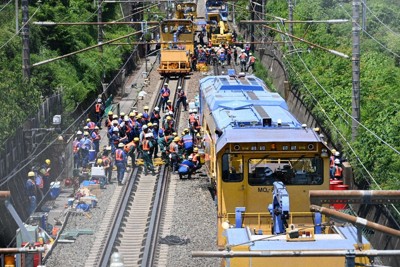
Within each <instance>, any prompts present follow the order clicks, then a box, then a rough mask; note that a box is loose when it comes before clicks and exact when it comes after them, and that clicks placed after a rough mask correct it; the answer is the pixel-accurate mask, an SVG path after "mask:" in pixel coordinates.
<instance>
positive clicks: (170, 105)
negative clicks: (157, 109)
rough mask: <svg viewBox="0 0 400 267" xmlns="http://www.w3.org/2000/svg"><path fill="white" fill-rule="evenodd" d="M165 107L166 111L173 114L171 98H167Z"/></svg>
mask: <svg viewBox="0 0 400 267" xmlns="http://www.w3.org/2000/svg"><path fill="white" fill-rule="evenodd" d="M165 109H166V111H167V112H168V113H170V112H172V114H173V112H174V106H173V105H172V100H171V99H169V100H168V101H167V105H166V106H165Z"/></svg>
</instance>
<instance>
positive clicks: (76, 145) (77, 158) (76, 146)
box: [72, 131, 83, 169]
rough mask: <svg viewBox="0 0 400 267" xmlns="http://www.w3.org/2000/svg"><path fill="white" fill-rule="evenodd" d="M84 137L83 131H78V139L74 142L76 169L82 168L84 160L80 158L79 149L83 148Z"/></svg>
mask: <svg viewBox="0 0 400 267" xmlns="http://www.w3.org/2000/svg"><path fill="white" fill-rule="evenodd" d="M82 137H83V133H82V131H77V132H76V137H75V139H74V141H73V142H72V153H73V154H74V168H75V169H77V168H80V167H81V166H82V160H81V157H80V153H79V149H80V147H81V143H80V141H81V139H82Z"/></svg>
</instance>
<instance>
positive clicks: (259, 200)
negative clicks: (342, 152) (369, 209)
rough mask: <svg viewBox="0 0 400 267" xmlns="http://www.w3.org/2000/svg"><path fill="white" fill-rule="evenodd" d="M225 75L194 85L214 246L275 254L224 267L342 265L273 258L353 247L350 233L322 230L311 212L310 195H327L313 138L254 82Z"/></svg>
mask: <svg viewBox="0 0 400 267" xmlns="http://www.w3.org/2000/svg"><path fill="white" fill-rule="evenodd" d="M228 73H231V75H222V76H208V77H205V78H203V79H202V80H201V81H200V108H199V110H200V114H202V117H201V123H202V126H203V131H204V146H205V150H206V153H207V154H209V158H210V161H209V162H208V163H207V170H208V174H209V177H210V178H211V181H212V183H213V184H214V186H215V189H216V202H217V205H218V219H217V223H218V240H217V242H218V246H219V247H220V248H221V249H222V248H224V247H226V246H228V247H230V248H231V250H232V251H234V250H238V251H241V252H243V251H248V252H254V251H256V252H259V251H261V252H262V251H264V252H266V251H268V252H269V253H270V252H271V251H276V252H278V253H277V256H276V257H268V258H261V257H260V258H258V257H257V258H251V257H247V258H246V257H241V258H232V259H230V260H227V261H226V262H225V265H226V266H313V265H314V266H344V264H345V261H346V259H345V257H344V256H342V257H331V256H326V257H303V258H301V259H300V258H296V257H291V258H290V257H288V258H283V257H282V256H278V254H279V253H281V252H282V251H293V250H296V251H308V252H310V251H316V250H319V249H321V250H327V251H331V252H333V251H337V250H341V251H346V250H348V249H351V247H353V246H354V244H357V240H356V236H354V233H355V232H356V230H355V228H354V227H353V226H343V227H330V226H322V225H324V223H325V218H324V217H322V216H321V214H319V213H314V212H310V200H309V191H310V190H329V151H328V149H327V148H326V146H325V144H324V142H323V141H322V140H321V139H320V137H319V134H318V133H316V132H315V131H314V130H313V129H310V128H308V127H307V126H306V125H303V124H301V123H300V122H299V121H298V120H297V119H296V118H295V117H294V116H293V114H292V113H291V112H290V111H289V109H288V106H287V104H286V102H285V100H284V99H283V98H282V97H281V96H280V95H279V94H278V93H274V92H271V90H269V88H268V87H267V86H266V85H265V83H264V82H263V81H262V80H261V79H259V78H257V77H255V76H245V75H240V76H237V75H235V74H234V73H232V71H228ZM290 232H293V233H296V234H293V235H291V234H289V233H290ZM257 240H259V241H257ZM363 241H364V242H365V244H366V247H368V246H369V243H368V242H367V241H366V240H363ZM238 244H240V245H238ZM357 261H358V262H360V263H367V261H368V259H366V258H358V259H357Z"/></svg>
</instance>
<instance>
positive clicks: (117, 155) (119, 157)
mask: <svg viewBox="0 0 400 267" xmlns="http://www.w3.org/2000/svg"><path fill="white" fill-rule="evenodd" d="M123 153H124V152H123V151H122V150H121V149H117V151H115V160H116V161H123V160H124V156H123Z"/></svg>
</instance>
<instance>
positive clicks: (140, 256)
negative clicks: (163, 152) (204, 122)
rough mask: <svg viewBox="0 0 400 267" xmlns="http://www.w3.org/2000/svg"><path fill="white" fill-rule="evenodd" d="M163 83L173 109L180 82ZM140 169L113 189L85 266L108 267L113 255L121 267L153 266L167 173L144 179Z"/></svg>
mask: <svg viewBox="0 0 400 267" xmlns="http://www.w3.org/2000/svg"><path fill="white" fill-rule="evenodd" d="M166 82H168V83H169V87H170V88H171V96H170V99H171V100H172V102H173V104H174V105H175V103H176V100H177V97H176V96H177V94H176V92H177V89H178V87H182V88H183V86H184V78H183V77H182V78H179V79H178V80H169V79H168V78H165V79H164V80H163V82H162V83H161V86H163V84H164V83H166ZM160 89H161V88H160ZM160 101H161V98H160V96H157V97H156V100H155V102H154V104H153V108H154V107H155V106H160V105H161V103H160ZM174 115H175V116H174V119H175V121H176V122H179V119H180V118H179V115H180V110H176V111H175V113H174ZM176 127H178V125H177V126H176ZM142 169H143V168H142V167H138V168H134V169H133V170H132V171H131V172H130V173H129V175H128V178H127V179H126V180H127V181H126V184H125V185H124V186H120V187H117V188H116V191H115V193H114V195H113V198H112V199H110V205H109V208H108V210H107V212H106V214H105V217H104V219H103V221H102V222H101V225H100V228H99V231H98V232H97V233H96V240H95V243H94V244H93V246H92V249H91V253H90V255H91V256H90V257H89V258H88V259H87V260H86V263H85V266H104V267H105V266H109V264H110V262H109V260H110V258H111V255H112V253H113V252H119V253H120V255H121V256H122V257H123V261H124V264H125V266H153V264H154V262H155V261H156V256H157V254H158V253H160V250H159V248H158V244H157V239H158V232H159V231H160V221H161V218H162V209H163V205H164V204H163V203H164V200H165V195H166V194H167V189H168V183H169V177H170V172H169V168H168V167H167V166H165V165H161V166H160V167H159V169H158V173H157V175H144V173H143V171H142ZM99 255H100V256H99ZM164 257H165V255H164Z"/></svg>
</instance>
